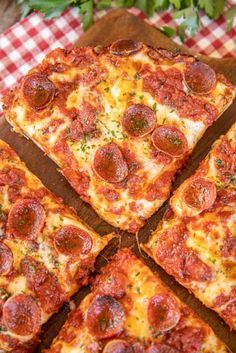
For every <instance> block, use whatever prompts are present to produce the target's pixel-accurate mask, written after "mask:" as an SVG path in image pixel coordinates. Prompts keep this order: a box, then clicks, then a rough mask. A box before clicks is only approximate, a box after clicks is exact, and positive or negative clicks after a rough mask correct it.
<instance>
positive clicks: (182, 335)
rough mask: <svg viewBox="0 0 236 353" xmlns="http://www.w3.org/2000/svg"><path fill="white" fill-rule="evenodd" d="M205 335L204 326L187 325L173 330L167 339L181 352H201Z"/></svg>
mask: <svg viewBox="0 0 236 353" xmlns="http://www.w3.org/2000/svg"><path fill="white" fill-rule="evenodd" d="M204 336H205V332H204V331H203V329H202V328H198V327H193V326H187V327H184V328H182V329H179V330H175V331H174V332H172V334H171V335H170V337H169V338H168V340H167V341H168V344H170V345H171V346H173V347H174V348H175V349H177V350H178V351H179V352H189V353H200V352H201V347H202V344H203V340H204Z"/></svg>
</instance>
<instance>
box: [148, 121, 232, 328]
mask: <svg viewBox="0 0 236 353" xmlns="http://www.w3.org/2000/svg"><path fill="white" fill-rule="evenodd" d="M143 247H144V249H145V250H146V251H147V253H148V254H150V255H151V256H152V257H153V258H154V260H155V261H156V262H157V263H158V264H159V265H161V266H162V267H163V268H164V269H165V270H166V271H167V272H168V273H169V274H170V275H172V276H174V277H175V278H176V280H177V281H178V282H180V283H181V284H182V285H184V286H185V287H186V288H188V289H189V290H190V291H191V292H193V293H194V294H195V295H196V297H198V298H199V299H200V300H201V301H202V302H203V303H204V304H205V305H206V306H208V307H209V308H211V309H213V310H215V311H216V312H217V313H218V314H219V315H220V316H221V317H222V318H223V319H224V320H225V322H226V323H227V324H228V325H229V326H230V327H231V328H232V329H236V123H235V124H234V125H233V126H232V127H231V129H230V130H229V131H228V133H227V134H226V135H225V136H222V137H221V138H220V139H219V140H218V141H216V142H215V144H214V146H213V149H212V150H211V152H210V153H209V154H208V156H207V157H206V158H205V160H204V161H203V162H202V163H201V165H200V167H199V168H198V169H197V171H196V172H195V174H194V175H192V176H191V177H190V178H188V179H187V180H185V181H184V183H183V184H182V185H181V186H180V187H179V188H178V189H177V190H176V191H175V193H174V196H173V197H172V198H171V199H170V205H169V209H168V210H167V213H166V216H165V217H164V219H163V221H162V223H161V224H160V225H159V226H158V228H157V229H156V230H155V231H154V233H153V235H152V237H151V239H150V240H149V242H148V243H147V244H145V245H143Z"/></svg>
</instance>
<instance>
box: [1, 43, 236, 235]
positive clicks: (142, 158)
mask: <svg viewBox="0 0 236 353" xmlns="http://www.w3.org/2000/svg"><path fill="white" fill-rule="evenodd" d="M234 96H235V89H234V87H233V86H232V85H231V84H230V83H229V82H228V81H227V80H226V79H225V78H224V77H223V76H222V75H219V74H216V73H215V72H214V71H213V70H212V69H211V68H210V67H209V66H208V65H207V64H204V63H202V62H199V61H196V59H195V58H194V57H190V56H183V55H179V54H171V53H170V52H167V51H165V50H161V49H160V50H154V49H151V48H150V47H148V46H146V45H144V44H142V43H137V42H133V41H131V40H120V41H117V42H115V43H113V44H112V45H111V46H109V47H108V48H102V47H96V48H94V49H93V48H75V49H73V50H69V51H68V50H62V49H56V50H54V51H53V52H51V53H50V54H49V55H47V56H46V58H45V59H44V60H43V62H42V63H41V64H40V65H38V66H37V67H36V68H34V69H33V70H31V71H30V72H29V73H28V75H27V76H25V77H24V78H23V79H22V80H21V82H20V84H19V86H18V88H16V89H15V90H13V91H12V92H10V93H9V94H8V95H7V96H6V97H5V100H4V104H5V106H4V110H5V116H6V118H7V120H8V121H9V122H10V123H11V124H12V126H13V127H14V129H15V131H17V132H20V133H23V134H25V135H26V136H27V137H29V138H31V139H32V140H33V141H34V142H35V143H36V144H37V145H39V146H40V147H41V148H42V149H43V150H44V151H45V152H46V153H47V154H48V155H49V156H50V157H51V158H52V159H53V160H54V161H55V162H56V163H57V164H58V165H59V167H60V169H61V171H62V173H63V174H64V176H65V177H66V178H67V180H68V181H69V183H70V184H71V185H72V186H73V187H74V189H75V190H76V191H77V192H78V193H79V194H80V196H81V198H82V199H83V200H84V201H86V202H89V203H90V204H91V205H92V207H93V208H94V209H95V210H96V211H97V213H98V214H99V215H100V216H101V217H102V218H103V219H105V220H106V221H107V222H109V223H110V224H112V225H114V226H116V227H120V228H121V229H124V230H128V231H129V232H133V233H135V232H136V231H138V230H139V228H140V227H142V226H143V224H144V221H145V220H146V219H148V218H149V217H150V216H151V215H152V214H153V213H154V212H155V211H157V210H158V208H159V207H160V206H161V205H162V204H163V202H164V201H165V200H166V199H167V198H168V196H169V193H170V188H171V183H172V180H173V178H174V175H175V174H176V171H177V170H178V169H180V168H181V166H182V165H183V163H184V161H186V158H187V157H188V155H189V154H190V153H191V151H192V150H193V148H194V146H195V145H196V143H197V141H198V140H199V139H200V138H201V136H202V135H203V133H204V131H205V130H206V128H207V127H208V126H209V125H211V124H212V123H213V122H214V121H215V120H216V119H217V118H218V117H219V115H220V114H221V113H222V112H223V111H224V110H225V109H226V108H227V107H228V106H229V104H230V103H231V102H232V100H233V98H234Z"/></svg>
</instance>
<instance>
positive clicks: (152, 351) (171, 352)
mask: <svg viewBox="0 0 236 353" xmlns="http://www.w3.org/2000/svg"><path fill="white" fill-rule="evenodd" d="M146 353H180V352H179V351H177V350H176V349H175V348H172V347H170V346H167V345H166V344H162V343H157V344H155V345H154V346H151V347H149V348H148V349H147V351H146Z"/></svg>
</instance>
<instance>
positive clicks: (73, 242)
mask: <svg viewBox="0 0 236 353" xmlns="http://www.w3.org/2000/svg"><path fill="white" fill-rule="evenodd" d="M54 245H55V248H56V249H57V251H58V252H59V253H61V254H63V255H66V256H78V255H81V254H87V253H88V252H89V251H90V250H91V248H92V245H93V242H92V239H91V237H90V235H89V234H88V233H87V232H85V231H84V230H82V229H80V228H78V227H74V226H65V227H62V228H61V229H59V230H58V231H57V232H56V235H55V238H54Z"/></svg>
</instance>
